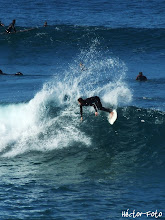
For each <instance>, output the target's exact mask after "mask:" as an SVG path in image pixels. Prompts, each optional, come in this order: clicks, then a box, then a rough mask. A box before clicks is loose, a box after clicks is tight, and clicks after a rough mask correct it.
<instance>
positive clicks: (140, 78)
mask: <svg viewBox="0 0 165 220" xmlns="http://www.w3.org/2000/svg"><path fill="white" fill-rule="evenodd" d="M136 80H138V81H147V77H146V76H144V75H143V73H142V72H139V75H138V76H137V77H136Z"/></svg>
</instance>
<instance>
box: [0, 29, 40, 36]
mask: <svg viewBox="0 0 165 220" xmlns="http://www.w3.org/2000/svg"><path fill="white" fill-rule="evenodd" d="M35 29H37V27H36V28H29V29H23V30H17V31H16V32H14V31H12V32H10V33H7V32H6V31H5V32H2V33H0V34H1V35H2V34H5V35H8V34H17V33H22V32H28V31H32V30H35Z"/></svg>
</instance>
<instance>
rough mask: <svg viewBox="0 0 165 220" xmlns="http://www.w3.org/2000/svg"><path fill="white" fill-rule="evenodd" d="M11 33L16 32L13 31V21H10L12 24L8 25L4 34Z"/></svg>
mask: <svg viewBox="0 0 165 220" xmlns="http://www.w3.org/2000/svg"><path fill="white" fill-rule="evenodd" d="M12 31H14V32H16V29H15V19H14V20H13V21H12V23H11V24H10V25H9V27H8V28H7V29H6V32H7V33H8V34H10V33H11V32H12Z"/></svg>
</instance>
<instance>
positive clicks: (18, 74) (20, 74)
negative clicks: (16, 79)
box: [14, 72, 23, 76]
mask: <svg viewBox="0 0 165 220" xmlns="http://www.w3.org/2000/svg"><path fill="white" fill-rule="evenodd" d="M14 75H15V76H23V73H21V72H17V73H15V74H14Z"/></svg>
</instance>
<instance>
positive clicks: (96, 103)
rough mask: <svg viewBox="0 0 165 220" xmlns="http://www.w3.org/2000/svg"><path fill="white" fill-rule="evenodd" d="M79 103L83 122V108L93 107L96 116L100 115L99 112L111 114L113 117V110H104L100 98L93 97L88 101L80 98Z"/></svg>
mask: <svg viewBox="0 0 165 220" xmlns="http://www.w3.org/2000/svg"><path fill="white" fill-rule="evenodd" d="M78 103H79V105H80V114H81V121H82V120H83V110H82V107H83V106H93V107H94V109H95V116H97V115H98V112H97V110H101V111H105V112H109V113H110V114H111V115H113V112H112V110H111V109H108V108H104V107H103V106H102V104H101V101H100V98H99V97H98V96H93V97H90V98H87V99H83V98H79V99H78Z"/></svg>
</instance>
